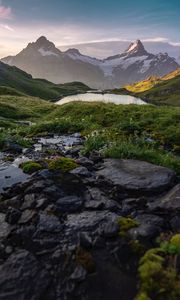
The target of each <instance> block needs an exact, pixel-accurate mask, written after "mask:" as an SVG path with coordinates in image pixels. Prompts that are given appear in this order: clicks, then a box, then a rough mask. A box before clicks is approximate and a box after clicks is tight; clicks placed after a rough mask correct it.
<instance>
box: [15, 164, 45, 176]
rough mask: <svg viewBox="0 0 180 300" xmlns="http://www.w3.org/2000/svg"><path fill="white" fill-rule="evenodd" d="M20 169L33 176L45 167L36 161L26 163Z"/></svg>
mask: <svg viewBox="0 0 180 300" xmlns="http://www.w3.org/2000/svg"><path fill="white" fill-rule="evenodd" d="M20 168H21V169H22V170H23V172H24V173H27V174H32V173H34V172H37V171H39V170H41V169H42V168H43V167H42V165H41V164H40V163H38V162H34V161H26V162H24V163H22V164H21V165H20Z"/></svg>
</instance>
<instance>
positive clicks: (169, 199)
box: [149, 184, 180, 213]
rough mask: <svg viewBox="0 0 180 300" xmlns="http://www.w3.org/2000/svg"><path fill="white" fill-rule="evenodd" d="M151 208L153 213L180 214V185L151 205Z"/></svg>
mask: <svg viewBox="0 0 180 300" xmlns="http://www.w3.org/2000/svg"><path fill="white" fill-rule="evenodd" d="M149 207H150V209H151V210H152V211H153V210H154V211H166V212H175V213H178V212H180V184H178V185H176V186H175V187H174V188H173V189H172V190H171V191H170V192H169V193H167V194H166V195H165V196H164V197H162V198H161V199H157V201H155V202H154V203H150V204H149Z"/></svg>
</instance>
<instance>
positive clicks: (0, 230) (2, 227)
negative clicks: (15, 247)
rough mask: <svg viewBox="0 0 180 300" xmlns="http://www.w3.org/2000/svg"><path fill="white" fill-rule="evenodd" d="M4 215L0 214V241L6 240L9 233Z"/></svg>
mask: <svg viewBox="0 0 180 300" xmlns="http://www.w3.org/2000/svg"><path fill="white" fill-rule="evenodd" d="M5 219H6V215H5V214H1V213H0V239H1V238H6V237H7V236H8V234H9V232H10V227H9V224H8V223H7V222H6V221H5Z"/></svg>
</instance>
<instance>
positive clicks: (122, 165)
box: [97, 159, 175, 196]
mask: <svg viewBox="0 0 180 300" xmlns="http://www.w3.org/2000/svg"><path fill="white" fill-rule="evenodd" d="M102 166H103V168H102V169H101V170H99V171H97V175H98V176H102V177H104V178H105V180H107V181H108V182H110V183H111V184H113V185H114V186H117V187H118V188H119V190H122V191H126V192H127V193H128V194H129V195H134V196H136V195H144V194H152V193H162V192H164V191H165V190H167V189H169V188H170V187H171V185H172V184H173V183H174V181H175V173H174V172H173V171H172V170H170V169H167V168H164V167H160V166H156V165H153V164H150V163H147V162H143V161H137V160H119V159H106V160H105V161H104V163H103V165H102Z"/></svg>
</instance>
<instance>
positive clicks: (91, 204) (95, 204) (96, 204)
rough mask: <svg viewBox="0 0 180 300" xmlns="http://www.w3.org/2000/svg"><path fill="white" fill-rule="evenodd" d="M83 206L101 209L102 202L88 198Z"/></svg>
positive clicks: (89, 208) (90, 208)
mask: <svg viewBox="0 0 180 300" xmlns="http://www.w3.org/2000/svg"><path fill="white" fill-rule="evenodd" d="M84 207H85V208H86V209H88V210H101V209H103V208H104V202H102V201H95V200H89V201H86V202H85V204H84Z"/></svg>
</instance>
